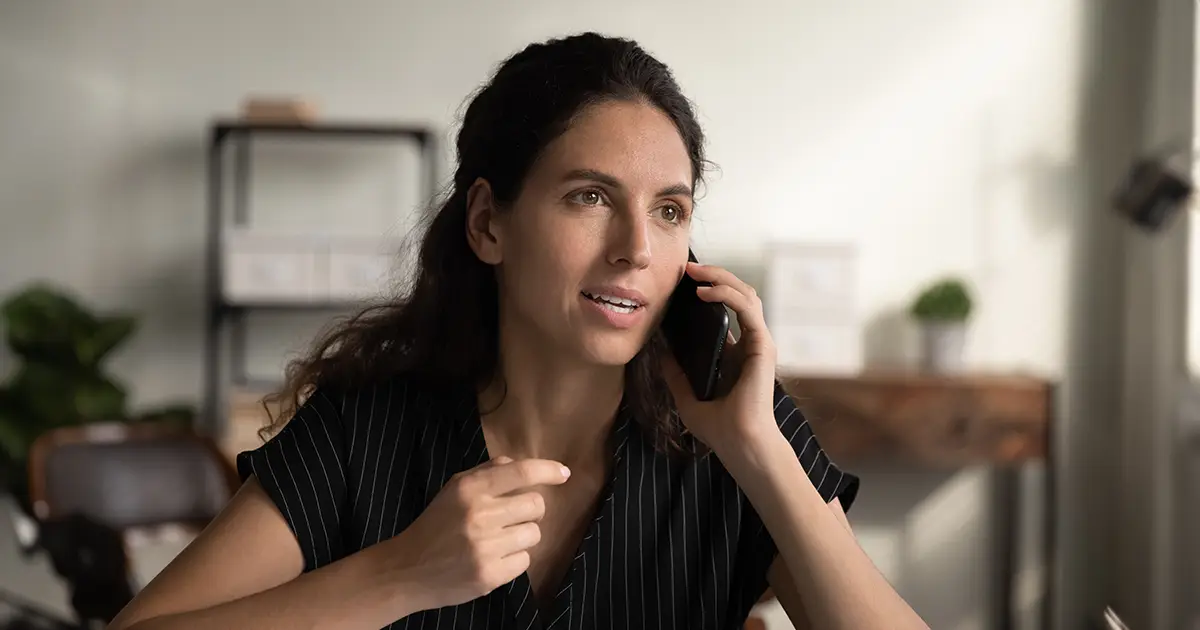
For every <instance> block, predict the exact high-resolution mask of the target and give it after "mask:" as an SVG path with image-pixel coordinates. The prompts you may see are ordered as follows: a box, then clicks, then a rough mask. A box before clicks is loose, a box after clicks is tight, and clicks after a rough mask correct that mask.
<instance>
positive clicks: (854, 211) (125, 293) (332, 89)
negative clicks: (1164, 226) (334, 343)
mask: <svg viewBox="0 0 1200 630" xmlns="http://www.w3.org/2000/svg"><path fill="white" fill-rule="evenodd" d="M1094 6H1095V5H1094V4H1093V3H1088V2H1085V1H1084V0H1056V1H1052V2H1047V1H1045V0H1021V1H1015V2H1014V1H1012V0H977V1H975V2H971V3H963V2H958V1H956V0H921V1H919V2H917V1H909V2H888V3H879V2H871V3H868V2H837V3H833V2H816V1H810V0H805V1H801V2H778V1H768V0H748V1H744V2H739V3H735V4H733V5H730V4H729V3H725V2H715V1H707V0H704V1H700V0H692V1H689V2H654V3H643V2H634V1H632V0H628V1H627V0H614V1H611V2H606V3H585V4H577V5H567V4H566V3H561V2H550V1H548V0H536V1H525V2H521V3H488V2H469V1H467V0H452V1H444V2H436V3H435V2H423V3H415V2H404V3H392V2H382V1H370V0H354V1H350V2H339V3H318V2H293V3H282V2H279V3H271V2H266V1H263V0H259V1H253V2H247V1H245V0H242V1H234V0H219V1H209V2H184V1H182V0H172V1H162V0H142V1H137V0H110V1H109V2H104V3H83V2H69V1H67V0H9V1H7V2H4V3H3V4H0V217H2V219H0V292H5V291H8V290H10V289H12V288H15V287H16V286H18V285H20V284H22V283H24V282H25V281H27V280H28V279H29V278H31V277H44V278H47V279H51V280H54V281H57V282H61V283H65V284H66V285H67V286H69V287H71V288H73V289H75V290H77V291H78V292H79V293H80V294H81V295H82V296H84V297H85V298H86V299H87V300H89V301H90V302H91V303H93V304H95V305H97V306H100V307H119V308H130V309H135V310H138V311H140V312H141V313H142V314H143V315H144V324H143V329H142V331H141V333H140V335H139V336H138V338H137V339H136V340H135V342H134V343H133V344H132V345H131V346H130V348H129V350H128V351H127V352H126V353H124V354H122V355H121V356H120V357H119V358H118V360H117V361H116V368H117V369H118V371H119V373H120V374H121V375H122V376H124V377H126V378H127V379H128V380H129V382H130V383H132V384H134V385H135V388H134V391H133V394H134V399H135V401H136V402H139V403H141V402H153V401H159V400H164V399H170V398H175V397H186V398H193V397H196V396H197V395H198V393H199V387H200V374H201V372H200V369H201V365H200V361H199V359H200V356H201V354H200V348H201V345H200V343H201V323H202V313H203V311H202V308H201V307H202V302H201V297H202V293H201V289H202V286H203V285H202V282H203V280H202V260H203V259H202V255H203V236H204V179H203V177H204V161H203V142H204V140H205V137H206V136H205V129H206V124H207V123H208V121H209V120H210V119H211V118H212V117H213V116H214V115H217V114H228V113H232V112H234V111H235V110H236V107H237V105H238V102H239V101H240V99H242V98H243V97H244V96H245V95H246V94H248V93H287V94H302V95H306V96H309V97H312V98H313V99H315V100H316V101H318V102H319V103H320V104H321V105H322V107H323V109H324V111H326V112H327V113H328V114H329V115H330V116H331V117H336V118H343V117H345V118H358V117H364V118H372V119H375V118H378V119H388V120H391V119H396V120H402V121H417V122H422V121H423V122H429V123H431V124H434V125H436V126H437V127H438V129H440V130H447V129H448V128H449V126H450V125H451V124H452V122H453V120H454V116H455V114H456V113H457V112H458V111H459V110H460V107H461V106H462V105H463V103H464V99H465V98H466V96H467V95H468V94H469V93H470V92H471V91H472V90H473V89H474V88H476V87H477V86H478V85H479V84H480V83H481V82H482V81H483V80H485V78H486V77H487V74H488V72H489V70H490V69H492V68H493V66H494V64H496V63H497V62H498V61H499V60H501V59H502V58H503V57H504V56H505V55H507V54H509V53H511V52H513V51H514V50H516V49H517V48H518V47H520V46H521V45H522V44H524V43H526V42H528V41H532V40H537V39H542V38H545V37H547V36H550V35H556V34H563V33H567V32H572V31H577V30H583V29H593V30H601V31H607V32H610V33H615V34H623V35H627V36H631V37H634V38H636V39H639V40H640V41H642V42H643V43H644V44H645V45H646V46H647V47H648V48H649V49H650V50H651V51H653V52H655V53H657V54H659V55H660V56H661V58H662V59H663V60H664V61H666V62H667V63H668V64H670V65H671V66H672V67H673V68H674V69H675V71H676V73H677V75H678V78H679V80H680V81H681V83H682V84H683V86H684V88H685V89H686V91H687V92H688V94H689V95H690V96H691V97H692V98H693V99H694V100H695V101H696V103H697V105H698V107H699V110H700V113H701V116H702V122H703V123H704V125H705V127H706V130H707V132H708V134H709V138H710V145H709V151H710V157H711V158H712V159H713V160H715V161H716V162H717V163H718V164H719V165H720V167H721V172H720V173H719V174H714V176H713V177H712V178H711V180H710V186H709V192H708V195H707V196H706V197H705V198H704V199H703V201H702V203H701V206H700V207H701V212H702V214H703V218H702V224H701V225H700V226H699V229H698V231H697V234H696V241H697V244H698V249H699V250H700V251H701V253H702V255H705V256H706V257H707V258H708V259H710V260H713V261H715V262H723V263H726V264H729V265H730V266H733V267H734V268H735V269H738V270H740V271H743V272H744V273H746V274H747V275H748V276H749V277H750V278H752V279H754V278H757V277H759V276H760V274H761V270H760V269H759V268H758V265H759V264H760V256H759V253H758V252H759V250H760V247H761V246H762V245H763V244H764V243H765V242H767V241H771V240H788V239H804V240H849V241H852V242H855V243H858V244H859V245H860V246H861V248H862V255H863V268H862V273H863V277H862V280H861V285H860V287H859V289H860V291H861V297H862V303H863V306H864V308H865V310H866V313H867V314H868V319H869V323H868V327H867V330H866V334H867V335H868V337H867V338H868V342H869V347H868V353H869V355H870V358H871V359H873V360H876V361H881V362H897V361H902V360H904V359H905V358H906V357H907V356H908V350H907V348H906V346H905V345H904V344H905V342H906V341H907V335H909V334H910V333H911V331H909V330H907V328H906V326H905V323H904V321H903V318H902V317H901V316H900V315H899V311H900V309H902V308H903V307H904V305H905V304H906V302H907V300H908V299H909V298H910V296H911V295H912V293H913V292H914V291H915V290H916V289H917V288H918V285H919V284H920V283H922V282H924V281H926V280H928V279H930V278H931V277H933V276H936V275H940V274H942V273H945V272H961V273H963V274H966V275H967V276H968V277H969V278H970V279H971V280H972V281H973V283H974V284H975V286H976V287H977V290H978V292H979V296H980V310H979V312H978V316H977V318H976V320H975V323H974V326H973V328H972V335H971V339H970V344H969V348H968V355H969V360H970V362H971V363H972V364H973V365H974V366H976V367H979V368H986V369H1004V370H1009V369H1019V370H1030V371H1034V372H1036V373H1040V374H1045V375H1049V376H1052V377H1057V376H1060V375H1062V374H1063V372H1064V368H1065V367H1066V359H1065V358H1066V356H1067V345H1068V342H1069V335H1068V332H1069V330H1068V321H1067V317H1068V308H1067V305H1068V299H1069V297H1070V296H1069V293H1070V292H1069V291H1068V286H1067V283H1068V279H1069V278H1068V274H1069V273H1070V269H1069V265H1068V263H1069V260H1070V257H1071V247H1072V242H1073V241H1072V239H1073V230H1074V229H1075V228H1074V226H1075V225H1076V224H1077V222H1078V216H1080V214H1081V213H1082V212H1084V211H1085V210H1086V209H1085V208H1084V204H1085V203H1086V202H1085V198H1084V195H1082V194H1081V193H1080V190H1079V186H1078V184H1079V183H1080V181H1081V177H1080V174H1081V172H1082V169H1083V168H1084V166H1086V164H1085V161H1084V160H1083V158H1084V157H1085V156H1081V155H1080V153H1079V152H1080V149H1079V147H1080V146H1081V139H1080V137H1079V133H1080V132H1079V129H1080V125H1079V121H1078V118H1079V112H1080V110H1081V109H1082V108H1083V107H1084V105H1085V103H1083V102H1082V101H1083V99H1084V96H1085V94H1086V92H1085V90H1084V77H1083V75H1084V71H1085V66H1086V63H1085V61H1086V60H1085V59H1084V58H1083V54H1084V39H1085V35H1086V34H1087V33H1086V31H1087V29H1090V28H1093V23H1094V20H1093V19H1092V18H1093V17H1094V16H1093V15H1091V12H1092V11H1094V9H1093V7H1094ZM448 145H449V142H446V143H444V144H443V146H444V147H447V146H448ZM338 151H339V154H338V156H334V157H339V156H344V153H343V152H349V151H350V149H340V148H339V150H338ZM318 155H321V156H325V157H318V158H305V161H303V162H298V161H297V159H296V158H288V157H287V154H286V153H282V152H279V151H277V150H276V149H274V148H270V149H264V156H263V157H264V162H266V163H265V164H264V165H263V166H262V167H261V168H260V170H259V172H260V173H261V174H263V175H262V178H261V179H256V186H259V188H258V190H261V191H262V195H263V197H261V198H256V206H255V211H261V212H262V213H263V214H262V216H263V217H264V218H265V220H267V221H270V222H272V223H274V224H276V225H292V226H295V225H314V224H315V225H323V226H328V225H330V224H329V223H328V222H327V221H324V220H323V219H322V218H321V217H322V214H323V212H324V209H327V208H345V207H348V206H349V205H351V204H353V206H354V207H353V208H352V209H350V210H347V212H348V213H350V214H352V215H353V217H354V218H347V219H345V220H342V219H339V220H338V221H337V222H336V224H337V226H340V227H337V228H335V229H343V228H345V229H347V230H350V231H369V232H378V231H391V232H396V231H397V230H399V229H402V228H399V227H397V226H398V225H399V223H398V222H396V221H393V219H392V217H393V216H395V215H394V214H392V213H393V211H394V208H395V207H396V206H395V204H396V203H400V204H401V205H402V206H405V205H407V206H411V205H414V204H415V203H416V201H415V200H410V199H409V198H407V197H404V195H405V191H404V186H403V184H404V181H405V180H403V179H402V180H401V186H400V187H399V188H396V187H394V186H393V184H392V183H391V181H390V180H387V179H386V177H385V175H387V174H388V173H387V172H385V170H384V167H380V166H377V165H378V164H379V162H373V161H371V160H370V159H369V158H370V156H360V155H359V154H357V153H355V154H354V155H355V156H358V157H355V160H356V161H355V162H354V165H355V168H353V169H351V168H347V167H344V166H337V165H338V164H341V163H340V162H337V161H336V160H334V158H333V157H329V156H328V154H318ZM450 157H451V156H450V154H449V152H448V150H447V151H446V155H445V158H446V163H447V164H448V163H449V159H450ZM359 167H361V168H359ZM390 167H391V166H390V165H389V166H388V167H387V168H390ZM297 168H302V169H305V170H304V174H305V177H304V180H303V181H304V182H305V185H304V186H303V187H302V188H299V189H297V188H289V189H287V190H283V191H280V190H279V189H272V188H269V187H268V181H269V180H271V179H272V178H273V177H276V176H279V177H287V173H293V174H294V172H295V169H297ZM272 169H278V170H275V171H273V170H272ZM273 172H274V173H276V174H278V173H283V175H272V174H271V173H273ZM446 172H448V171H446V170H443V173H446ZM288 179H289V181H290V182H292V183H295V182H296V181H297V180H296V178H295V177H288ZM397 200H399V202H397ZM318 221H320V222H319V223H318ZM347 226H348V227H347ZM269 323H270V324H275V323H276V322H269ZM295 330H303V331H308V330H309V329H308V328H305V327H301V328H297V329H295ZM253 334H254V335H255V337H256V338H257V339H258V340H259V341H258V346H257V350H256V355H255V357H256V358H255V366H256V371H263V372H270V371H272V370H274V369H276V368H277V366H278V361H279V357H280V356H281V354H282V353H283V352H284V351H286V350H289V349H294V348H297V347H300V346H301V345H302V344H303V342H304V339H303V338H302V337H299V336H297V334H296V333H295V332H293V329H292V328H289V327H283V326H277V325H267V326H260V327H258V328H257V329H256V330H255V331H254V332H253ZM989 488H990V478H989V474H988V472H987V471H983V470H972V471H966V472H963V473H962V474H959V475H950V474H947V475H914V474H911V473H907V474H898V473H894V472H886V471H884V472H875V473H868V474H867V475H866V485H865V487H864V490H863V494H862V495H861V497H860V506H859V509H857V510H855V512H854V514H852V517H853V520H854V521H855V524H856V527H857V528H858V531H859V533H860V536H861V538H862V539H863V541H864V545H865V546H866V547H867V548H868V549H869V551H870V552H871V553H872V555H873V556H874V557H875V558H876V560H877V562H878V563H879V564H880V565H881V567H882V568H883V569H884V570H885V571H886V572H887V573H888V574H889V576H891V577H892V578H893V579H894V580H895V581H896V582H897V584H898V585H899V586H900V589H901V590H902V592H903V593H904V594H906V595H907V596H909V597H910V598H911V599H912V601H913V602H914V603H915V604H916V606H917V608H918V609H919V610H920V611H921V612H922V613H924V614H926V615H927V618H928V619H929V621H930V622H931V623H932V624H933V625H934V627H938V628H954V629H963V630H966V629H970V628H988V627H992V626H991V625H990V621H989V616H990V614H991V611H992V609H993V607H994V606H995V605H996V603H995V602H994V601H992V599H991V598H992V592H993V589H994V588H995V583H994V581H993V579H992V577H991V575H990V573H989V569H988V565H987V561H988V559H989V557H990V554H991V553H992V550H991V547H992V543H993V524H994V520H995V518H996V514H995V513H994V510H993V508H992V506H991V505H990V503H989V500H988V497H989V494H988V493H989ZM6 564H7V562H4V563H0V566H3V565H6ZM3 570H4V569H3V568H0V582H3V581H4V580H3V573H2V571H3ZM8 576H9V577H12V575H11V571H9V573H8Z"/></svg>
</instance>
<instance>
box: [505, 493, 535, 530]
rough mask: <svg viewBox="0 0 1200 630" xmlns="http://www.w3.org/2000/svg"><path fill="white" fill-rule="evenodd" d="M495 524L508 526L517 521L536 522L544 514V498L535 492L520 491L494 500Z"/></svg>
mask: <svg viewBox="0 0 1200 630" xmlns="http://www.w3.org/2000/svg"><path fill="white" fill-rule="evenodd" d="M492 509H494V510H495V512H496V517H495V519H496V525H497V526H499V527H508V526H509V525H515V524H517V523H528V522H531V521H532V522H537V521H540V520H542V517H543V516H545V515H546V500H545V499H543V498H542V495H541V494H540V493H537V492H522V493H520V494H515V495H509V496H505V497H502V498H500V499H498V500H496V502H495V504H494V505H493V507H492Z"/></svg>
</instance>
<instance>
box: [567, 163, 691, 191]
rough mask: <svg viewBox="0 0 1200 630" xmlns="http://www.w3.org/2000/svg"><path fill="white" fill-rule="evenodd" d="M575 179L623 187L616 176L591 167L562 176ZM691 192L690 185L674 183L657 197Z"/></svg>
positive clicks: (570, 179)
mask: <svg viewBox="0 0 1200 630" xmlns="http://www.w3.org/2000/svg"><path fill="white" fill-rule="evenodd" d="M576 180H589V181H593V182H598V183H601V184H604V185H605V186H610V187H612V188H624V186H622V185H621V181H620V180H618V179H617V178H616V177H613V176H612V175H609V174H608V173H604V172H602V171H597V170H592V169H576V170H574V171H570V172H569V173H567V174H566V175H565V176H564V177H563V181H568V182H569V181H576ZM691 194H692V187H691V186H688V185H686V184H674V185H671V186H667V187H666V188H663V189H662V190H660V191H658V196H659V197H670V196H672V195H688V196H691Z"/></svg>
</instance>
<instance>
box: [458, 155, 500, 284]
mask: <svg viewBox="0 0 1200 630" xmlns="http://www.w3.org/2000/svg"><path fill="white" fill-rule="evenodd" d="M502 234H503V230H502V226H501V225H500V209H499V208H498V207H497V204H496V199H495V197H493V196H492V186H491V184H489V183H488V182H487V180H486V179H483V178H482V177H481V178H479V179H476V180H475V183H473V184H471V189H470V190H468V191H467V243H469V244H470V245H471V251H473V252H475V255H476V256H477V257H478V258H479V260H481V261H483V262H485V263H487V264H489V265H498V264H500V262H501V261H503V260H504V255H503V252H502V249H501V247H500V244H501V241H502V239H501V236H502Z"/></svg>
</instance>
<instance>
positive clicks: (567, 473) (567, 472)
mask: <svg viewBox="0 0 1200 630" xmlns="http://www.w3.org/2000/svg"><path fill="white" fill-rule="evenodd" d="M562 474H563V479H566V478H568V477H570V476H571V469H570V468H567V467H566V466H563V467H562Z"/></svg>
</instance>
